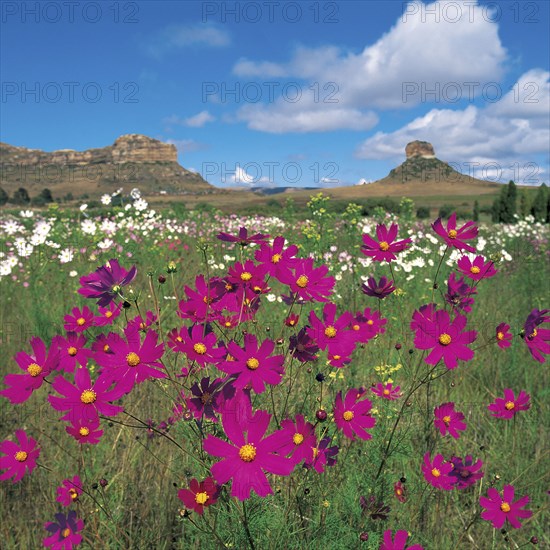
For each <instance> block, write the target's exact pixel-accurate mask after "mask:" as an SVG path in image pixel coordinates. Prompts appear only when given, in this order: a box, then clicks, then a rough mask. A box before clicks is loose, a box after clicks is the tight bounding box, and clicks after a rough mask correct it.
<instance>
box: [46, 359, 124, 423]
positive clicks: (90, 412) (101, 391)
mask: <svg viewBox="0 0 550 550" xmlns="http://www.w3.org/2000/svg"><path fill="white" fill-rule="evenodd" d="M74 381H75V385H73V384H71V383H70V382H68V381H67V380H65V378H63V376H57V377H56V378H55V380H54V381H53V384H52V388H53V389H54V390H55V391H56V392H57V393H60V394H61V395H62V396H63V397H57V396H56V395H50V396H48V401H49V402H50V404H51V406H52V407H53V408H54V409H55V410H56V411H68V412H67V414H66V415H64V416H62V417H61V420H69V421H71V422H72V423H77V422H79V421H82V422H90V423H91V422H94V421H97V419H98V418H99V415H100V414H103V415H105V416H116V415H117V414H118V413H119V412H121V411H123V410H124V409H123V407H119V406H117V405H113V404H111V403H109V401H116V400H117V399H119V398H120V397H121V395H122V394H121V393H120V391H118V390H116V389H114V390H110V391H109V387H110V386H111V382H110V381H109V380H107V379H106V378H104V377H101V376H100V377H99V378H98V379H97V380H96V381H95V383H94V384H92V379H91V377H90V372H89V371H88V369H87V368H85V367H80V368H79V369H77V371H76V373H75V376H74Z"/></svg>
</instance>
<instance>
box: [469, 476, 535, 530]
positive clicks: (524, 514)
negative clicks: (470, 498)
mask: <svg viewBox="0 0 550 550" xmlns="http://www.w3.org/2000/svg"><path fill="white" fill-rule="evenodd" d="M514 493H515V489H514V486H513V485H505V486H504V488H503V490H502V495H500V493H499V492H498V491H497V490H496V489H495V488H494V487H490V488H489V489H487V496H488V498H487V497H479V504H480V505H481V506H482V507H483V508H485V511H484V512H482V513H481V517H482V518H483V519H485V520H487V521H490V522H491V523H492V524H493V527H494V528H495V529H501V528H502V526H503V525H504V524H505V523H506V522H508V523H509V524H510V525H511V526H512V527H513V528H514V529H519V528H520V527H521V523H520V522H519V519H518V518H523V519H526V518H530V517H531V516H532V515H533V512H532V511H531V510H522V508H523V507H524V506H526V505H527V504H528V503H529V497H528V496H527V495H526V496H524V497H521V498H520V499H518V500H516V501H515V502H514Z"/></svg>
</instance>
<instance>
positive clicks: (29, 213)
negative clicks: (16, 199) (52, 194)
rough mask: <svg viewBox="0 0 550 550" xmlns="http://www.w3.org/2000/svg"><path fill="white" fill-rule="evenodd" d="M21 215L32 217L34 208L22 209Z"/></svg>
mask: <svg viewBox="0 0 550 550" xmlns="http://www.w3.org/2000/svg"><path fill="white" fill-rule="evenodd" d="M19 215H20V216H21V217H22V218H32V217H33V216H34V212H33V211H32V210H21V212H19Z"/></svg>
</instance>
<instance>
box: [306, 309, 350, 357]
mask: <svg viewBox="0 0 550 550" xmlns="http://www.w3.org/2000/svg"><path fill="white" fill-rule="evenodd" d="M351 319H352V315H351V313H350V312H349V311H345V312H344V313H342V315H340V317H336V304H334V303H332V302H330V303H328V304H325V307H324V308H323V320H321V319H319V317H317V315H316V314H315V312H314V311H313V310H312V311H310V313H309V322H310V325H311V327H310V328H308V329H307V333H308V334H309V336H310V337H311V338H313V340H315V342H316V343H317V345H318V346H319V349H321V350H325V349H326V350H327V351H328V353H329V355H332V356H334V355H340V356H344V357H347V356H349V355H351V353H352V352H353V350H354V348H355V335H354V333H353V331H350V330H349V329H348V325H349V323H350V321H351Z"/></svg>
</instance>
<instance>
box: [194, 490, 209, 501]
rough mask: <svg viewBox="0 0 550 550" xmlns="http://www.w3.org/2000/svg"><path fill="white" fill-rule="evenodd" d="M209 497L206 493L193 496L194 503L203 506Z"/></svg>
mask: <svg viewBox="0 0 550 550" xmlns="http://www.w3.org/2000/svg"><path fill="white" fill-rule="evenodd" d="M209 498H210V497H209V496H208V493H205V492H203V493H197V494H196V495H195V502H196V503H197V504H204V503H205V502H206V501H207V500H208V499H209Z"/></svg>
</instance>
